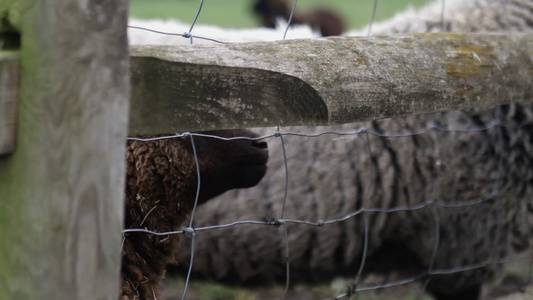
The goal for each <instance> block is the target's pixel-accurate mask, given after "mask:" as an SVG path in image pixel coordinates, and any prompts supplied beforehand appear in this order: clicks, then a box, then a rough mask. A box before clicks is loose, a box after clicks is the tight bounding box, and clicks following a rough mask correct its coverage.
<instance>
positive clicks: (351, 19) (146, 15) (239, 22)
mask: <svg viewBox="0 0 533 300" xmlns="http://www.w3.org/2000/svg"><path fill="white" fill-rule="evenodd" d="M200 2H201V1H200V0H130V16H132V17H136V18H142V19H154V18H159V19H169V18H173V19H178V20H180V21H182V22H185V23H189V22H192V21H193V20H194V17H195V15H196V12H197V11H198V8H199V6H200ZM427 2H428V0H404V1H402V0H380V1H378V6H377V12H376V21H380V20H384V19H387V18H390V17H391V16H393V15H394V14H395V13H396V12H399V11H401V10H404V9H405V8H406V7H407V6H408V5H410V4H411V5H414V6H415V7H420V6H422V5H423V4H425V3H427ZM252 3H253V1H252V0H205V2H204V5H203V8H202V12H201V14H200V17H199V18H198V23H199V24H213V25H218V26H221V27H225V28H250V27H257V26H258V21H257V19H256V18H255V16H254V15H253V13H252V12H251V8H250V7H251V5H252ZM373 5H374V0H327V1H325V0H299V1H298V6H297V8H298V9H299V10H307V9H311V8H313V7H327V8H329V9H331V10H334V11H336V12H338V13H339V14H340V15H341V16H342V17H343V19H344V20H345V22H346V24H347V26H348V28H350V29H356V28H362V27H364V26H365V25H367V24H368V22H369V21H370V17H371V14H372V8H373Z"/></svg>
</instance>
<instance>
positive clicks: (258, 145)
mask: <svg viewBox="0 0 533 300" xmlns="http://www.w3.org/2000/svg"><path fill="white" fill-rule="evenodd" d="M252 145H253V146H254V147H256V148H259V149H261V150H265V151H268V145H267V143H266V142H265V141H264V140H257V141H253V143H252Z"/></svg>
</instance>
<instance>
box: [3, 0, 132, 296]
mask: <svg viewBox="0 0 533 300" xmlns="http://www.w3.org/2000/svg"><path fill="white" fill-rule="evenodd" d="M21 2H23V1H20V2H18V3H21ZM127 4H128V3H127V1H124V0H119V1H68V0H57V1H56V0H54V1H52V0H44V1H34V0H28V1H24V5H21V6H19V7H18V8H17V9H20V10H18V12H19V13H20V15H19V16H20V18H19V20H20V22H19V23H17V26H16V28H20V31H21V36H22V42H21V45H22V47H21V49H20V70H21V73H20V90H19V92H20V97H19V100H20V102H19V105H18V113H17V137H16V139H17V148H16V151H15V152H14V153H13V154H10V155H3V156H0V232H1V234H0V299H23V300H24V299H117V297H118V288H119V287H118V285H119V271H120V258H121V249H120V245H121V242H122V233H121V230H122V226H123V201H124V200H123V199H124V172H125V171H124V160H125V158H124V150H125V136H126V129H127V117H128V115H127V112H128V100H129V57H128V46H127V36H126V24H127Z"/></svg>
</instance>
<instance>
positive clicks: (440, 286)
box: [124, 0, 533, 299]
mask: <svg viewBox="0 0 533 300" xmlns="http://www.w3.org/2000/svg"><path fill="white" fill-rule="evenodd" d="M441 3H442V13H441V18H440V20H439V22H440V25H439V26H440V28H441V30H444V29H445V28H446V26H445V21H444V20H445V18H446V16H445V15H444V8H445V5H446V2H445V1H442V2H441ZM203 4H204V1H203V0H202V1H201V3H200V8H199V11H198V14H197V15H196V18H195V21H194V22H193V23H192V25H191V26H190V28H189V30H188V31H187V32H185V33H183V34H181V33H180V34H174V35H179V36H182V37H184V38H187V39H188V40H189V41H190V43H193V42H194V40H195V39H204V40H209V41H212V42H222V41H221V40H218V39H213V38H211V37H202V36H196V35H194V34H193V30H194V27H195V23H196V20H197V18H198V15H199V14H200V13H201V9H202V5H203ZM296 7H297V2H296V1H294V3H293V6H292V9H291V14H290V16H289V19H288V24H290V20H291V18H292V16H293V14H294V11H295V9H296ZM377 7H378V6H377V1H374V8H373V11H372V12H371V20H373V19H374V15H375V12H376V9H377ZM131 28H133V29H138V30H141V29H140V28H134V27H133V26H132V27H131ZM288 28H289V26H288V25H287V27H286V29H285V30H284V35H283V37H282V38H281V39H284V38H285V37H286V34H287V30H288ZM367 30H368V31H367V34H371V31H372V22H371V23H370V26H368V29H367ZM159 33H160V32H159ZM532 108H533V107H532V106H531V105H523V106H521V105H510V106H502V107H497V108H492V109H484V110H481V109H474V110H470V111H461V112H458V111H454V112H446V113H438V114H433V115H423V116H411V117H406V118H401V119H394V120H376V121H371V122H365V123H358V124H344V125H337V126H333V127H291V128H275V129H271V128H267V129H256V131H257V132H259V133H260V134H261V137H260V138H250V137H235V138H221V137H219V136H216V135H206V134H203V133H185V134H176V135H172V136H167V137H158V138H156V139H166V138H187V139H190V141H191V145H192V149H193V150H194V149H195V144H194V139H195V137H204V138H205V137H208V138H213V139H223V140H232V139H254V140H266V141H267V143H268V144H269V149H270V150H269V151H270V162H269V170H268V171H267V175H266V177H265V178H264V179H263V180H262V181H261V183H259V185H258V186H257V187H254V188H252V189H250V190H238V191H233V192H229V193H226V194H225V195H223V196H221V197H219V198H217V199H215V200H212V201H209V202H208V203H206V204H204V205H202V206H201V207H199V208H198V210H197V205H198V194H197V196H196V201H195V205H194V208H193V210H192V214H191V217H190V220H189V221H188V224H186V226H184V227H183V228H181V229H178V230H176V231H167V232H155V231H152V230H147V229H145V228H128V229H125V230H124V233H125V234H128V233H133V232H142V233H145V234H149V235H156V236H163V237H164V236H169V235H184V236H186V237H187V238H188V239H186V242H185V243H184V247H183V248H185V249H189V251H188V253H187V251H182V252H180V253H179V254H178V256H177V257H178V262H179V263H180V265H181V266H182V267H181V268H182V270H181V271H184V272H186V274H187V275H186V276H187V278H186V285H185V288H184V291H183V293H182V299H186V297H187V290H188V284H189V282H190V280H191V278H192V277H203V278H208V279H211V280H215V281H220V282H223V283H230V284H252V285H253V284H255V285H257V284H258V283H262V284H270V283H282V284H284V286H285V288H284V291H283V293H282V294H280V295H279V297H280V298H283V299H285V298H290V297H289V289H290V287H291V285H293V284H295V283H307V284H316V283H318V282H327V281H330V280H332V279H334V278H335V277H338V276H342V277H345V278H350V279H349V280H347V284H346V292H343V293H340V294H337V295H331V296H330V299H344V298H347V299H351V298H353V297H357V296H358V295H359V294H360V293H363V292H365V291H368V290H380V289H383V288H389V287H393V286H399V285H405V284H408V283H412V282H420V283H421V289H420V293H421V294H422V293H424V292H426V291H429V292H430V293H431V294H433V295H434V296H436V297H437V298H438V299H446V295H454V294H455V293H454V292H453V291H451V290H454V289H456V290H457V294H460V293H461V292H462V290H465V293H467V295H468V293H469V292H471V293H472V294H470V295H475V294H476V292H480V293H481V290H479V291H477V289H480V288H481V285H482V284H484V283H488V284H490V283H491V282H497V280H498V278H499V273H500V272H501V266H502V265H503V264H504V263H506V262H508V261H510V260H514V259H517V258H520V257H523V256H524V255H530V254H531V253H530V252H529V250H527V248H528V244H529V236H530V230H529V228H530V227H531V226H530V225H531V224H530V223H531V221H530V219H531V216H530V211H531V210H532V208H533V207H532V204H533V203H531V201H530V200H529V198H530V197H531V192H532V188H533V184H532V183H533V175H532V172H531V171H530V166H531V165H532V159H533V156H532V155H531V153H532V152H531V143H532V141H533V139H532V138H533V136H532V135H533V133H532V130H533V128H532V126H533V122H532V121H531V120H533V119H532V118H533V114H532V112H533V111H532ZM132 139H133V138H132ZM141 140H142V139H141ZM146 142H150V140H146ZM194 151H195V150H194ZM214 151H216V150H214ZM195 163H196V165H197V166H198V163H199V162H198V157H197V156H196V154H195ZM197 175H198V184H199V186H201V184H202V181H201V174H200V172H199V170H198V169H197ZM526 250H527V251H526ZM185 262H187V263H185ZM373 272H376V273H385V274H387V273H397V274H398V275H397V276H394V277H387V280H386V281H385V282H383V283H380V284H371V285H368V284H366V283H365V281H364V277H365V276H366V275H367V274H368V273H373ZM471 286H474V288H473V289H474V291H473V292H472V291H468V289H469V288H470V287H471ZM439 297H441V298H439Z"/></svg>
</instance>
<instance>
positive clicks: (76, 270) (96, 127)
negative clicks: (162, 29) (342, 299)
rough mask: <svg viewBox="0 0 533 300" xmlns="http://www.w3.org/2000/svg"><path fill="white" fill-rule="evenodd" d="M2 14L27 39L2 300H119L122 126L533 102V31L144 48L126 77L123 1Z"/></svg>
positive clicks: (31, 6)
mask: <svg viewBox="0 0 533 300" xmlns="http://www.w3.org/2000/svg"><path fill="white" fill-rule="evenodd" d="M12 2H13V1H12ZM10 3H11V2H10ZM13 3H15V4H14V5H15V6H16V9H17V14H14V15H15V16H18V17H19V18H16V21H14V22H15V24H13V27H14V28H17V29H18V30H20V32H22V33H23V34H22V47H21V49H20V51H19V57H20V69H17V68H15V69H13V67H12V65H11V67H9V66H8V65H10V64H13V61H17V60H16V59H15V60H13V56H10V58H9V61H10V62H8V59H7V58H6V57H7V56H5V55H3V54H2V53H0V88H1V90H0V117H1V118H2V119H0V125H1V126H0V141H1V143H4V139H3V138H4V137H8V136H9V134H12V136H14V137H15V141H13V139H9V138H8V140H11V141H12V142H11V145H10V146H9V147H10V148H9V147H8V148H4V149H8V150H3V154H4V155H0V232H1V234H0V299H115V298H116V295H117V290H118V273H119V268H120V243H121V227H122V224H123V216H122V214H123V212H122V209H123V208H122V203H123V186H124V178H123V174H124V166H123V160H124V159H123V155H124V139H125V136H126V132H127V119H128V115H129V119H130V123H129V124H130V125H129V134H130V135H138V134H147V133H169V132H177V131H192V130H203V129H212V128H236V127H254V126H268V125H304V124H306V125H317V124H320V125H323V124H334V123H346V122H355V121H361V120H369V119H376V118H385V117H393V116H403V115H408V114H419V113H429V112H435V111H443V110H452V109H462V108H470V107H474V106H489V105H496V104H506V103H511V102H525V101H532V100H533V90H532V86H533V83H532V80H533V79H532V78H533V76H532V75H533V62H532V60H531V57H533V53H532V48H531V45H532V42H533V37H532V35H525V34H514V35H458V34H427V35H422V34H420V35H402V36H393V37H369V38H332V39H318V40H294V41H285V42H278V43H254V44H240V45H212V46H198V47H162V46H153V47H149V46H143V47H140V46H139V47H133V48H131V49H130V54H131V69H130V66H129V62H130V59H129V57H128V48H127V47H128V46H127V39H126V28H125V26H126V21H127V9H126V7H127V3H126V1H123V0H122V1H103V2H102V1H90V2H86V3H85V4H84V5H79V6H78V5H74V4H73V3H72V1H67V0H54V1H52V0H44V1H30V0H28V1H22V2H13ZM20 3H24V4H25V5H22V4H20ZM16 4H18V5H16ZM3 9H5V7H1V6H0V19H1V18H3V11H2V10H3ZM1 31H2V27H0V34H1ZM6 66H8V67H6ZM18 70H20V85H19V89H18V94H19V96H18V99H19V103H18V109H17V113H16V120H17V123H16V134H13V133H14V131H13V130H14V129H13V126H11V125H9V124H13V122H12V121H10V123H9V122H7V124H8V125H5V124H6V122H5V121H4V120H7V118H8V117H10V118H11V119H13V118H14V117H15V115H14V113H13V112H12V109H11V110H6V109H5V107H13V105H12V100H13V98H14V97H15V96H13V95H15V94H14V93H15V92H16V91H14V90H13V85H14V84H13V82H16V81H15V77H16V78H18V76H19V74H18V72H17V71H18ZM130 70H131V77H130V74H129V71H130ZM6 78H7V79H6ZM130 79H131V87H132V90H131V97H130V94H129V87H130ZM128 98H129V99H130V102H131V110H130V113H129V114H128V109H129V107H128V106H129V104H128ZM6 99H8V100H6ZM4 118H6V119H4ZM15 143H16V148H13V146H14V145H15ZM0 146H1V145H0ZM13 149H15V150H14V151H13ZM6 153H10V154H6Z"/></svg>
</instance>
